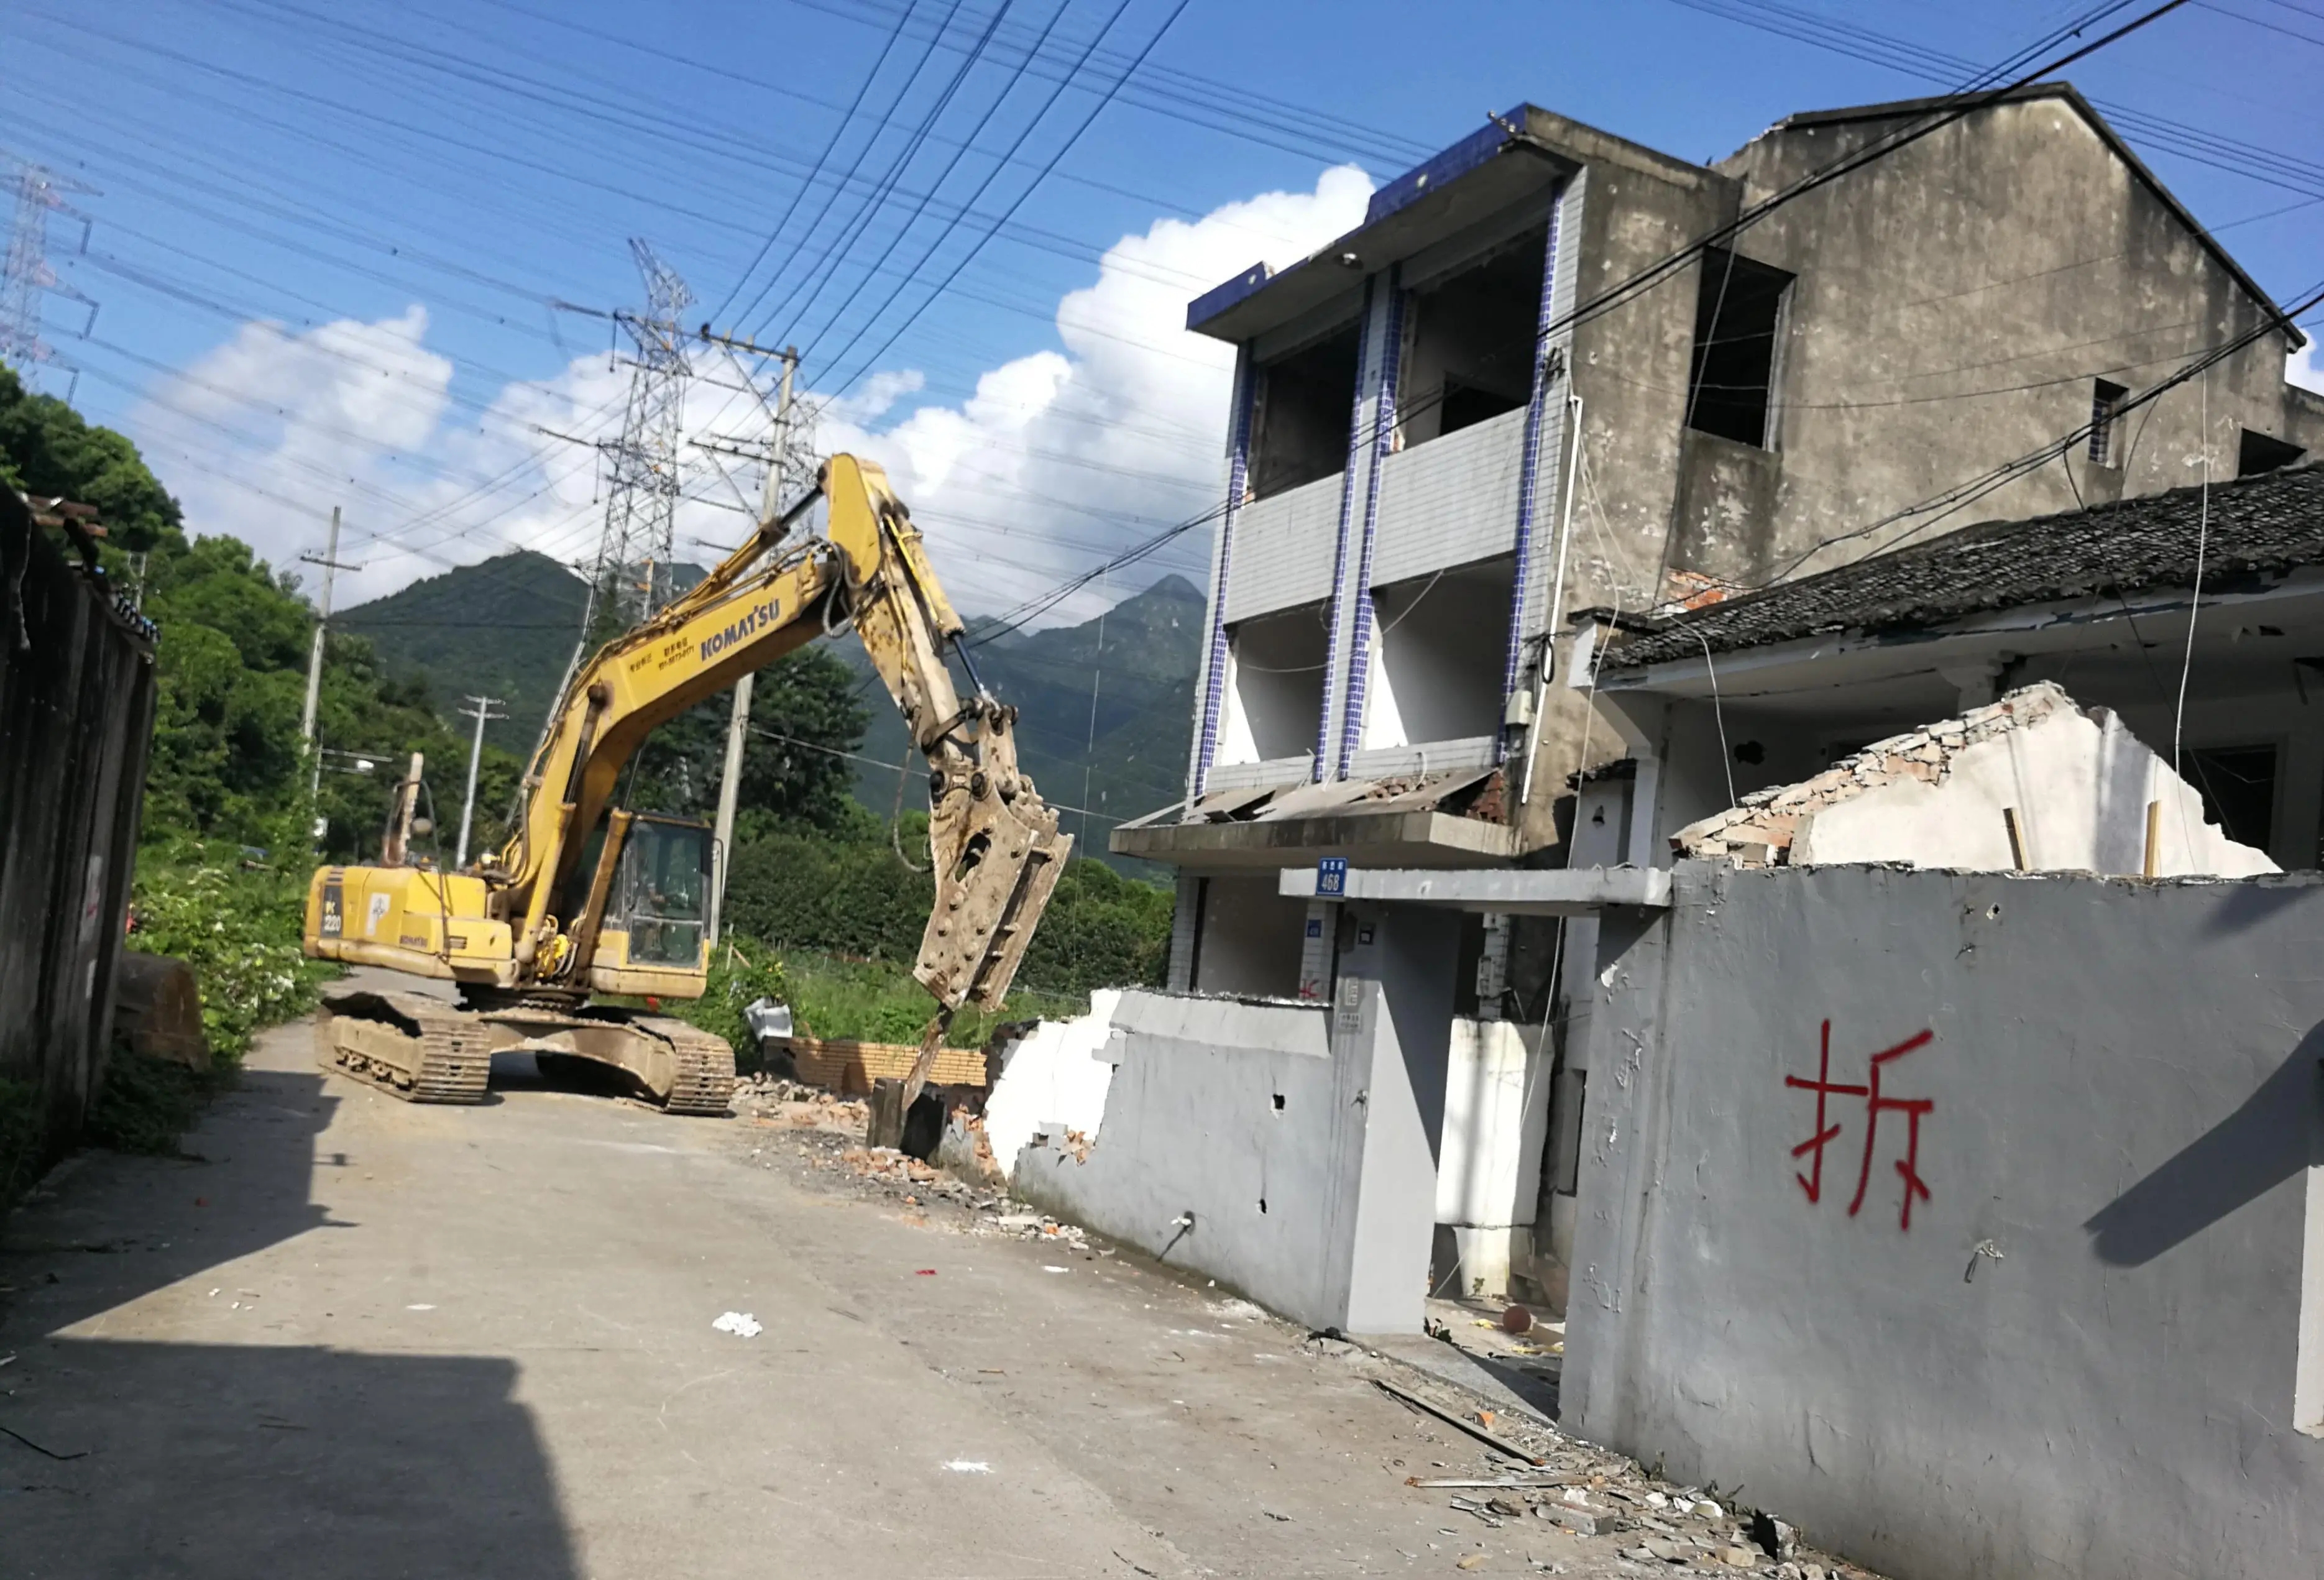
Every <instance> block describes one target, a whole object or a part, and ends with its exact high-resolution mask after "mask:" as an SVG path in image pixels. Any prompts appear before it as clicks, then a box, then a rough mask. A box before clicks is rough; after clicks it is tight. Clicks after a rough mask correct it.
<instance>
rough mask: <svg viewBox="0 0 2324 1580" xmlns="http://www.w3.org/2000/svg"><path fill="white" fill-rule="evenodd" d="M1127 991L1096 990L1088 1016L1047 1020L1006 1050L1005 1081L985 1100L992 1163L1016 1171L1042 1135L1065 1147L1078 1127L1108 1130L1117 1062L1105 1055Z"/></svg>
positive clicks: (1093, 1136) (1094, 1135) (1092, 1134)
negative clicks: (1022, 1153)
mask: <svg viewBox="0 0 2324 1580" xmlns="http://www.w3.org/2000/svg"><path fill="white" fill-rule="evenodd" d="M1120 1004H1121V990H1120V989H1119V988H1110V987H1102V988H1099V989H1098V990H1097V991H1096V992H1094V993H1091V994H1090V1007H1089V1013H1088V1014H1086V1015H1076V1016H1074V1018H1073V1019H1072V1020H1070V1021H1041V1022H1040V1023H1039V1024H1037V1025H1036V1026H1035V1027H1034V1028H1033V1030H1031V1031H1029V1032H1028V1033H1026V1035H1024V1036H1022V1037H1019V1039H1016V1040H1015V1041H1014V1042H1011V1043H1010V1044H1009V1046H1008V1047H1006V1048H1005V1049H1002V1050H1001V1078H1000V1079H999V1080H998V1081H996V1082H994V1083H993V1086H992V1091H991V1095H989V1096H988V1097H987V1098H986V1100H985V1104H984V1141H985V1145H986V1146H987V1147H988V1148H989V1149H991V1153H992V1162H993V1166H994V1167H995V1168H997V1169H1000V1170H1001V1173H1003V1174H1010V1175H1013V1174H1014V1173H1015V1172H1016V1171H1017V1154H1018V1153H1019V1151H1021V1150H1023V1149H1024V1147H1025V1146H1026V1144H1027V1143H1028V1142H1029V1141H1032V1139H1033V1138H1034V1137H1035V1136H1037V1135H1046V1136H1048V1137H1050V1138H1052V1139H1053V1140H1054V1141H1056V1142H1057V1143H1059V1144H1063V1143H1064V1142H1065V1141H1066V1139H1067V1137H1068V1135H1069V1134H1070V1133H1074V1132H1077V1133H1079V1134H1081V1135H1083V1136H1084V1137H1086V1138H1088V1139H1089V1140H1090V1141H1096V1140H1097V1139H1098V1137H1099V1135H1100V1134H1101V1133H1102V1131H1103V1130H1104V1127H1105V1099H1106V1095H1107V1093H1108V1091H1109V1090H1110V1089H1111V1086H1112V1085H1113V1066H1112V1065H1111V1064H1110V1063H1108V1062H1107V1060H1106V1058H1104V1054H1105V1051H1106V1048H1107V1045H1108V1043H1109V1042H1110V1041H1111V1039H1112V1034H1113V1015H1114V1012H1115V1010H1117V1009H1118V1008H1120Z"/></svg>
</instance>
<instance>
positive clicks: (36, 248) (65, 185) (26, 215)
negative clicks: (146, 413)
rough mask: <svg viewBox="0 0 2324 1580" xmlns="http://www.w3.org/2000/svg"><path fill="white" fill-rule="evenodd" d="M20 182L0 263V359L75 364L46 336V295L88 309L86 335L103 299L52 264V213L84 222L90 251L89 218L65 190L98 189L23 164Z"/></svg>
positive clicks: (23, 366)
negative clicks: (79, 287)
mask: <svg viewBox="0 0 2324 1580" xmlns="http://www.w3.org/2000/svg"><path fill="white" fill-rule="evenodd" d="M14 186H15V199H16V201H15V213H14V217H13V219H12V222H11V224H10V226H9V229H8V255H7V259H6V261H5V264H0V363H5V364H7V365H9V366H12V367H14V368H17V369H19V370H21V371H26V372H29V371H30V370H31V369H32V366H33V365H35V364H39V363H48V362H55V363H58V364H60V365H62V366H64V367H66V368H71V367H72V365H71V364H70V363H69V362H65V361H64V360H63V359H62V358H60V357H59V356H57V351H56V347H55V346H51V345H50V344H49V343H48V342H47V341H46V340H44V339H42V337H41V302H42V298H44V297H49V296H61V297H64V298H65V299H67V300H70V301H77V302H78V303H80V304H81V305H82V306H83V307H86V308H87V309H88V322H87V323H85V324H83V325H82V326H81V328H80V334H81V337H82V338H84V339H86V338H87V337H88V332H89V330H91V329H93V328H96V327H97V303H95V302H94V301H91V300H89V299H88V297H86V296H84V295H82V294H81V293H80V292H79V291H77V290H75V289H74V288H73V287H72V286H71V285H69V284H68V283H67V282H64V281H63V280H61V279H60V278H58V276H57V272H56V271H55V270H54V269H52V268H51V267H50V266H49V216H50V215H51V214H62V215H65V216H66V217H69V218H72V219H78V220H79V221H80V250H81V251H82V252H84V253H85V252H87V251H88V227H89V217H88V215H86V214H83V213H82V212H81V211H80V210H79V209H78V208H74V207H73V206H72V205H71V204H70V203H68V202H67V201H65V194H66V193H68V192H69V193H73V194H75V195H85V196H90V197H94V196H97V189H96V188H94V187H89V186H84V185H83V184H82V183H80V182H78V181H76V180H72V179H71V178H70V177H69V176H60V175H57V174H55V173H53V172H52V171H48V170H45V169H43V168H42V167H41V166H39V165H37V164H27V163H23V162H18V163H17V165H16V172H15V181H14ZM79 381H80V374H79V373H78V370H74V372H73V384H72V385H69V386H68V387H67V392H66V399H68V400H69V399H71V390H72V388H73V387H75V386H78V383H79Z"/></svg>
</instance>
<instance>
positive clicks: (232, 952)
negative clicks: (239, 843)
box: [135, 841, 339, 1066]
mask: <svg viewBox="0 0 2324 1580" xmlns="http://www.w3.org/2000/svg"><path fill="white" fill-rule="evenodd" d="M306 877H307V874H306V873H304V872H303V871H302V872H300V873H291V872H286V871H280V870H277V869H274V868H272V867H268V866H264V865H257V864H250V863H248V862H247V859H246V858H245V857H244V855H243V853H242V852H241V851H240V849H239V848H238V847H235V846H230V845H215V844H204V843H201V842H196V841H189V842H186V843H184V844H180V845H168V846H163V847H161V848H158V849H157V848H152V847H149V848H147V849H146V850H145V851H143V852H142V853H141V854H140V855H139V858H138V869H137V897H136V903H135V910H136V918H137V938H136V945H137V947H139V948H141V949H145V950H150V951H151V952H152V953H154V954H156V955H171V956H176V957H177V958H179V959H180V960H183V961H184V962H185V963H186V964H187V965H189V966H191V967H193V972H194V981H195V983H196V984H197V985H198V987H199V988H200V990H201V995H202V1031H203V1033H204V1035H205V1036H207V1037H208V1039H209V1045H210V1056H211V1057H212V1058H215V1059H217V1060H220V1061H221V1062H223V1063H225V1064H226V1065H228V1066H231V1065H233V1064H235V1063H237V1062H239V1061H240V1059H241V1058H242V1056H243V1055H244V1053H245V1052H247V1051H248V1050H249V1048H250V1040H251V1038H252V1036H253V1035H254V1034H255V1033H256V1032H257V1031H259V1030H262V1029H263V1028H264V1027H268V1026H273V1025H278V1024H280V1023H281V1022H282V1021H291V1020H295V1019H297V1018H298V1017H299V1016H300V1015H303V1014H305V1013H306V1012H308V1011H309V1010H311V1009H313V1008H314V1007H315V1001H316V996H317V989H318V988H319V987H320V986H321V985H322V984H324V983H326V982H328V981H330V980H331V979H332V978H334V977H336V976H337V975H339V967H338V966H336V965H334V964H332V963H331V962H328V961H323V960H309V959H308V958H306V957H305V956H303V955H301V954H300V949H299V929H300V921H301V919H302V918H303V917H304V915H305V912H306V892H307V889H306Z"/></svg>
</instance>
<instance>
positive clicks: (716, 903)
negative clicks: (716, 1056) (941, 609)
mask: <svg viewBox="0 0 2324 1580" xmlns="http://www.w3.org/2000/svg"><path fill="white" fill-rule="evenodd" d="M782 357H783V382H782V386H781V393H779V395H778V396H777V397H776V400H775V433H774V454H773V455H771V456H770V457H768V458H767V480H766V483H765V484H764V485H762V486H761V488H760V490H759V530H760V531H762V532H763V531H767V530H768V529H769V528H770V527H771V526H772V525H773V524H774V522H775V519H776V517H777V515H778V514H779V513H780V511H781V509H782V494H783V479H784V477H785V476H788V472H789V469H790V467H789V462H790V454H791V384H792V381H793V378H794V375H796V374H798V347H797V346H786V347H785V348H784V350H783V354H782ZM755 679H757V676H756V674H755V672H753V673H752V674H746V675H744V676H743V677H742V679H739V680H737V681H735V682H734V710H733V713H732V714H731V715H730V716H728V718H727V721H726V764H725V767H724V770H723V771H722V772H720V773H719V776H718V817H717V819H716V825H715V833H714V835H713V837H714V839H715V846H714V849H715V855H714V856H713V860H712V870H711V882H710V925H709V937H710V941H711V942H712V943H714V944H715V943H716V942H717V941H718V928H719V924H720V923H721V922H722V921H723V920H724V913H725V910H726V870H727V868H728V866H729V865H730V864H732V859H733V850H734V802H735V799H736V798H737V797H738V796H740V795H741V793H742V749H743V747H744V746H745V745H746V744H748V743H749V741H750V737H751V695H752V691H753V690H755V689H756V688H755V687H754V686H753V684H752V682H753V681H754V680H755Z"/></svg>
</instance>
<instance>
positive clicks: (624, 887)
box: [608, 813, 710, 966]
mask: <svg viewBox="0 0 2324 1580" xmlns="http://www.w3.org/2000/svg"><path fill="white" fill-rule="evenodd" d="M709 892H710V830H709V828H708V827H705V825H703V824H700V823H693V822H684V821H680V820H678V819H677V818H655V817H650V816H647V815H646V814H643V813H641V814H639V816H638V818H637V820H636V821H635V822H633V823H632V824H631V825H630V834H629V838H628V839H627V840H626V841H624V842H623V844H622V870H621V873H620V875H619V877H618V878H617V880H616V881H615V885H614V898H613V905H612V906H610V907H609V908H608V909H610V910H613V912H614V913H615V915H614V917H613V918H609V919H608V922H609V925H612V926H616V927H619V928H621V929H622V930H624V931H626V932H627V933H628V934H629V935H630V958H631V959H632V961H636V962H638V963H640V964H643V965H653V966H696V965H698V964H699V963H700V961H701V959H702V927H703V918H704V907H705V900H706V899H707V897H708V894H709Z"/></svg>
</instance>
